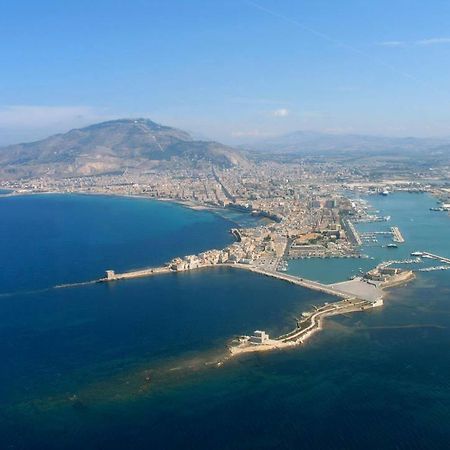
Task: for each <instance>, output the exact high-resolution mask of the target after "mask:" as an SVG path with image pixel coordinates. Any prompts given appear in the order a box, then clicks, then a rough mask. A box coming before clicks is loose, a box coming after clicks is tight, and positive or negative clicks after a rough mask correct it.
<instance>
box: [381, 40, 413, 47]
mask: <svg viewBox="0 0 450 450" xmlns="http://www.w3.org/2000/svg"><path fill="white" fill-rule="evenodd" d="M378 45H381V46H383V47H404V46H405V45H406V42H404V41H384V42H380V43H379V44H378Z"/></svg>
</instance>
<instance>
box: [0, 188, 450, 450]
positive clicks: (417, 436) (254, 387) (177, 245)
mask: <svg viewBox="0 0 450 450" xmlns="http://www.w3.org/2000/svg"><path fill="white" fill-rule="evenodd" d="M418 198H419V199H420V197H418ZM4 200H7V199H0V210H1V208H2V207H5V206H4V205H2V202H3V201H4ZM22 200H23V199H22V198H17V199H14V201H17V202H19V203H20V202H21V201H22ZM26 200H27V201H26V202H24V203H20V205H22V206H23V207H24V209H25V210H22V208H21V206H20V205H19V206H12V205H11V203H9V204H8V205H7V206H6V207H7V208H9V209H8V211H15V215H13V214H11V215H8V216H7V219H5V217H6V216H5V215H3V214H2V215H1V216H0V217H1V218H2V222H4V221H5V220H6V221H9V223H10V227H9V230H10V233H11V234H10V235H9V241H11V242H7V243H6V241H7V239H4V238H3V241H2V244H1V247H0V248H1V249H4V248H5V247H4V246H5V245H7V246H8V253H6V252H2V253H1V255H2V256H1V264H2V266H3V265H4V264H5V263H7V262H8V260H9V259H10V255H9V253H11V252H13V251H14V249H15V248H19V249H23V251H25V254H28V255H31V257H32V258H34V261H35V264H36V266H37V268H36V269H35V270H36V273H39V272H41V273H42V274H43V275H44V276H45V277H46V280H47V282H48V283H50V285H51V284H55V283H59V282H60V281H67V280H69V279H70V280H71V279H72V278H70V277H73V279H84V278H86V277H87V278H92V277H93V276H94V275H96V274H97V272H99V271H100V272H101V271H102V270H103V269H104V268H105V265H107V266H108V267H110V266H111V267H115V268H118V267H119V264H123V266H121V267H123V268H124V269H126V268H129V267H137V266H140V265H142V264H144V265H146V264H147V263H148V264H149V265H151V264H153V263H160V262H162V261H164V260H166V259H168V258H169V257H171V256H173V254H179V253H182V254H184V253H189V252H191V251H194V250H195V248H192V247H191V250H189V251H187V250H188V247H185V245H186V246H188V245H191V242H192V241H190V242H188V239H184V240H183V241H181V242H178V241H174V240H173V239H172V240H170V239H169V240H167V241H165V242H164V244H165V245H162V244H163V242H162V239H166V236H170V234H164V233H167V230H168V229H170V230H172V231H171V233H172V234H171V236H176V235H177V226H179V227H180V228H181V229H185V230H186V229H188V230H190V231H189V232H191V231H192V230H197V227H195V226H191V227H190V224H192V223H195V224H199V223H200V224H202V227H203V232H202V239H198V240H197V241H195V242H196V245H198V246H199V247H201V246H202V245H203V244H205V245H206V244H208V245H210V246H213V247H218V246H219V244H221V243H222V242H224V243H226V242H228V240H229V239H230V238H229V235H228V228H229V227H230V226H231V225H230V222H227V221H224V220H222V219H221V218H218V217H217V216H214V215H211V214H209V213H205V212H201V213H198V212H192V211H189V210H186V209H183V208H180V207H178V206H173V205H166V204H160V203H156V202H146V201H139V200H134V199H133V200H131V199H112V198H104V197H48V196H47V197H45V198H42V197H27V199H26ZM8 201H10V200H9V199H8ZM33 202H36V204H34V205H33V206H32V204H33ZM74 202H75V204H76V205H74ZM92 202H93V204H92ZM136 202H137V203H136ZM116 205H117V208H118V210H117V211H116V210H115V208H116ZM168 207H169V210H167V209H166V208H168ZM74 208H75V209H76V211H77V213H76V215H77V216H80V217H79V218H78V219H77V220H76V221H75V222H73V223H74V225H75V224H76V226H74V227H73V228H72V227H71V224H72V222H71V221H70V220H69V217H73V216H74V214H73V209H74ZM85 208H86V210H85ZM147 208H148V210H147ZM21 210H22V212H21V213H20V211H21ZM3 211H6V210H5V209H3ZM29 211H34V214H28V212H29ZM105 211H106V213H105ZM124 211H127V212H126V213H125V212H124ZM124 214H125V215H126V217H128V219H130V218H133V220H131V221H130V222H129V221H128V220H127V219H126V218H123V215H124ZM191 214H192V215H193V216H192V217H191ZM25 217H26V218H27V220H25ZM42 217H46V218H47V219H46V220H47V222H46V223H47V227H50V224H51V222H52V218H55V220H56V222H57V223H58V224H60V223H63V224H64V226H60V228H59V230H60V231H59V232H60V235H59V238H58V239H55V240H53V239H52V238H51V237H50V236H48V237H47V238H46V239H45V240H46V246H47V248H48V252H49V254H57V253H59V254H60V255H61V258H62V259H63V260H64V258H63V255H64V246H65V243H66V242H67V245H68V247H67V249H70V250H72V249H74V248H76V245H75V244H74V243H75V242H76V243H77V245H78V246H80V247H83V246H84V245H86V246H90V247H89V248H85V249H84V250H85V251H84V252H83V251H81V250H80V252H79V254H80V255H82V256H80V257H79V258H81V260H82V261H84V264H79V262H78V261H80V259H77V260H72V259H70V260H67V259H66V260H65V261H66V262H65V266H64V269H63V270H62V271H61V272H58V273H51V274H46V273H45V272H46V271H47V269H46V265H45V264H46V261H47V262H48V263H49V264H50V267H51V269H52V270H54V268H55V267H56V264H53V262H51V258H50V259H47V260H46V258H45V257H44V256H43V255H40V256H39V255H33V252H32V251H30V250H29V246H31V248H36V247H35V246H37V245H39V244H36V243H32V242H29V240H34V239H36V238H38V239H39V234H38V233H37V232H36V231H35V228H36V223H39V222H41V221H42ZM102 217H103V218H105V217H106V218H107V221H106V222H104V221H103V220H102ZM111 217H115V218H117V220H119V223H120V225H119V226H118V225H117V222H114V224H113V222H112V220H111ZM174 217H176V221H177V222H176V223H175V224H174V223H173V218H174ZM17 218H18V219H17ZM82 218H84V221H83V220H82ZM16 220H17V223H18V225H17V227H16V226H14V223H15V221H16ZM105 220H106V219H105ZM147 220H149V222H151V223H150V224H147V223H146V221H147ZM41 223H42V222H41ZM137 223H139V224H140V226H138V225H137ZM449 224H450V221H449ZM19 225H20V226H19ZM2 226H4V224H3V225H2ZM27 227H30V228H32V229H31V230H28V229H27ZM147 227H149V228H147ZM186 227H187V228H186ZM44 228H45V227H43V228H42V229H44ZM118 228H120V229H121V232H120V233H119V232H117V229H118ZM51 229H52V230H56V229H57V227H56V226H55V228H51ZM11 230H12V231H11ZM100 230H101V231H102V233H97V231H100ZM147 230H152V233H151V234H153V236H150V237H149V236H148V235H147ZM15 231H17V233H15ZM69 231H70V232H69ZM160 232H161V233H163V234H159V233H160ZM194 232H195V231H194ZM437 232H438V229H435V230H434V234H437ZM440 232H441V231H440ZM65 233H67V234H65ZM110 233H111V234H110ZM131 233H134V234H131ZM83 235H86V236H91V241H89V240H88V244H84V239H83ZM98 235H102V240H103V243H102V244H101V245H100V244H97V242H96V239H95V236H98ZM158 236H164V237H163V238H159V239H158ZM186 236H187V235H186ZM131 237H132V238H131ZM122 239H123V240H122ZM147 239H150V241H152V242H156V243H157V245H156V246H150V247H147V246H145V245H144V244H145V243H146V242H148V241H147ZM127 240H128V242H132V243H135V244H134V245H135V250H134V253H132V256H130V255H127V254H126V251H127V250H126V249H127V248H128V247H127V245H126V241H127ZM194 240H195V237H194ZM19 241H20V242H19ZM158 242H159V243H158ZM14 243H15V244H14ZM142 243H144V244H142ZM53 246H54V247H57V248H53ZM44 247H45V246H44V245H42V246H41V248H44ZM60 247H62V248H60ZM110 247H113V249H114V250H109V252H108V250H107V249H108V248H110ZM139 247H145V250H142V251H139ZM131 248H133V245H132V246H131ZM149 248H150V250H149ZM93 249H97V251H98V252H101V253H103V252H106V255H108V256H107V257H106V256H99V255H92V254H91V252H92V251H94V250H93ZM152 249H155V252H156V253H152ZM197 251H198V250H197ZM158 252H159V253H158ZM171 252H173V253H171ZM133 255H134V256H133ZM118 256H120V258H122V260H121V262H119V261H116V258H117V257H118ZM120 258H119V259H120ZM12 260H13V261H19V262H20V261H21V260H20V258H17V259H12ZM84 265H87V266H88V269H86V268H85V267H84ZM24 273H25V276H24V275H23V272H22V271H18V272H17V273H16V275H14V274H13V275H12V276H17V277H19V278H20V277H21V276H22V277H24V280H22V283H23V284H20V286H21V287H22V286H25V287H28V288H34V287H37V286H38V285H37V284H36V282H35V281H36V278H34V279H33V278H29V277H28V275H26V274H27V272H26V271H25V272H24ZM60 274H61V275H64V277H65V279H64V280H60V279H59V276H60ZM449 274H450V273H449V272H439V273H427V274H423V275H420V276H419V278H418V279H417V280H416V281H414V282H413V283H411V284H410V285H409V286H407V287H403V288H398V289H394V290H392V291H391V293H390V295H389V298H388V299H387V300H386V302H385V307H383V308H381V309H378V310H374V311H372V312H367V313H361V314H352V315H349V316H346V317H339V318H334V319H333V320H328V321H327V326H326V328H325V330H324V331H323V332H321V333H320V334H318V335H316V336H315V337H313V338H312V339H311V340H310V341H309V343H308V345H306V346H305V347H303V348H297V349H294V350H292V351H284V352H275V353H271V354H255V355H249V356H246V357H242V358H239V359H236V360H233V361H231V362H228V363H225V364H224V365H223V366H221V367H216V366H215V365H214V364H212V365H209V363H210V362H213V361H216V360H217V358H218V357H219V358H220V356H221V355H222V354H223V349H224V347H225V344H226V342H227V340H228V339H229V338H231V337H233V336H234V335H236V334H241V333H250V332H252V331H253V330H254V329H256V328H263V329H266V330H268V331H269V332H271V333H273V334H274V335H276V334H279V333H282V332H284V331H286V330H288V329H290V328H291V327H292V326H293V325H294V317H295V316H296V315H298V314H299V313H300V312H302V311H304V310H307V309H310V305H311V304H318V303H321V302H323V301H329V298H328V297H325V296H322V295H319V294H317V293H314V292H311V291H308V290H306V289H301V288H298V287H295V286H291V285H289V284H284V283H280V282H277V281H276V280H273V279H268V278H265V277H261V276H258V275H255V274H249V273H245V272H241V271H233V270H232V269H216V270H205V271H199V272H193V273H185V274H177V275H175V274H170V275H165V276H161V277H153V278H148V279H138V280H131V281H127V282H123V283H116V284H109V285H90V286H86V287H81V288H70V289H60V290H49V291H40V292H31V293H24V292H20V293H17V294H15V295H9V296H3V297H1V296H0V355H1V357H2V364H1V365H0V400H1V403H0V404H1V409H0V448H14V449H60V448H67V449H81V448H83V449H104V448H108V449H113V450H115V449H124V448H132V449H141V448H142V449H144V448H146V449H148V448H151V449H174V448H176V449H178V448H183V449H208V450H209V449H241V448H242V449H259V448H263V449H264V448H267V449H269V448H270V449H297V448H306V449H318V448H327V449H329V448H330V449H361V448H364V449H379V448H383V449H428V448H429V449H441V448H442V449H444V448H448V441H449V440H450V425H449V424H450V382H449V380H450V356H449V352H448V346H449V343H450V305H449V303H450V277H449ZM33 280H34V281H33ZM8 283H10V285H9V287H8V289H4V292H5V291H10V289H9V288H10V287H11V286H12V283H11V280H9V281H8ZM149 373H150V375H151V383H150V384H148V383H147V382H146V380H145V378H146V376H147V375H148V374H149ZM74 396H76V397H74Z"/></svg>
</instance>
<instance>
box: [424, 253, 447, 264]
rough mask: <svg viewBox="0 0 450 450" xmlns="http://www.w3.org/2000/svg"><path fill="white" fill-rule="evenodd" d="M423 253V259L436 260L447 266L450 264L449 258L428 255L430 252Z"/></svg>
mask: <svg viewBox="0 0 450 450" xmlns="http://www.w3.org/2000/svg"><path fill="white" fill-rule="evenodd" d="M421 253H422V258H424V257H425V258H429V259H435V260H437V261H440V262H443V263H446V264H450V258H447V257H445V256H439V255H435V254H433V253H428V252H421Z"/></svg>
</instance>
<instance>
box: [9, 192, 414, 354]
mask: <svg viewBox="0 0 450 450" xmlns="http://www.w3.org/2000/svg"><path fill="white" fill-rule="evenodd" d="M58 194H59V195H83V196H89V195H91V196H104V197H117V198H130V199H133V198H136V199H144V200H153V201H161V202H166V203H172V204H176V205H179V206H181V207H184V208H189V209H191V210H194V211H208V212H211V213H213V214H218V215H220V214H219V211H221V210H224V209H225V208H224V207H222V208H221V207H214V206H209V205H202V204H197V203H195V202H192V201H182V200H176V199H171V198H154V197H148V196H146V195H131V194H117V193H108V192H60V191H45V192H11V193H6V194H3V195H0V197H12V196H21V195H58ZM241 214H245V213H244V212H241ZM220 216H221V217H222V218H223V219H225V220H228V221H229V222H230V223H236V222H234V221H232V220H230V219H229V218H226V217H223V215H220ZM214 267H228V268H236V269H241V270H247V271H250V272H253V273H257V274H259V275H264V276H269V277H272V278H277V279H279V280H280V281H285V282H289V283H292V284H296V285H300V286H302V287H304V288H306V289H313V290H317V291H320V292H323V293H325V294H328V295H334V296H338V297H340V298H341V299H343V300H341V301H337V302H332V303H326V305H327V306H326V307H325V308H324V307H321V308H318V309H317V310H316V311H315V312H312V313H309V315H308V316H307V317H306V318H305V319H304V320H302V321H300V322H299V321H298V320H297V329H295V330H293V331H291V332H290V333H288V335H289V337H286V336H280V337H279V338H277V339H270V340H267V342H265V343H261V344H255V345H246V346H242V345H238V346H232V347H228V350H229V352H230V357H233V356H236V355H239V354H242V353H251V352H258V351H270V350H276V349H284V348H290V347H293V346H297V345H300V344H303V343H305V342H306V341H307V340H308V339H309V338H310V337H311V336H312V335H313V334H315V333H317V332H318V331H320V330H321V329H322V328H323V320H324V319H325V318H326V317H330V316H334V315H339V314H345V313H350V312H356V311H363V310H366V309H371V308H374V307H380V306H382V305H383V298H384V292H382V291H384V289H386V288H391V287H394V286H398V285H402V284H405V283H407V282H408V281H410V280H412V279H414V278H415V275H414V274H413V273H412V272H409V273H406V275H405V273H402V274H398V275H397V276H396V277H395V279H394V278H393V279H392V280H389V281H387V282H385V283H381V284H379V286H377V287H376V288H377V289H379V291H380V294H379V296H378V297H377V298H376V299H375V300H374V299H373V298H367V296H366V297H364V295H362V296H361V293H358V294H354V293H352V292H349V291H348V290H341V289H339V288H336V287H335V286H333V285H326V284H323V283H318V282H314V281H312V280H307V279H304V278H301V277H298V276H293V275H284V274H281V273H279V272H275V271H273V272H272V271H268V270H264V269H262V268H258V267H257V266H254V265H244V264H239V263H235V264H230V263H221V264H211V265H202V266H198V267H195V268H193V269H189V270H186V271H191V270H198V269H206V268H214ZM183 272H184V270H183ZM169 273H177V271H176V270H172V269H171V268H170V267H169V266H161V267H154V268H143V269H138V270H133V271H129V272H123V273H118V274H115V273H114V271H111V273H108V272H107V276H106V277H105V278H100V279H97V280H92V281H87V282H81V283H68V284H62V285H57V286H54V288H57V289H59V288H67V287H76V286H81V285H86V284H91V283H103V282H112V281H120V280H127V279H132V278H142V277H147V276H153V275H160V274H169ZM334 284H335V285H339V283H334ZM355 300H356V301H357V303H355ZM343 302H347V303H345V304H344V303H343ZM352 302H353V303H352ZM302 324H303V325H305V327H304V328H301V325H302Z"/></svg>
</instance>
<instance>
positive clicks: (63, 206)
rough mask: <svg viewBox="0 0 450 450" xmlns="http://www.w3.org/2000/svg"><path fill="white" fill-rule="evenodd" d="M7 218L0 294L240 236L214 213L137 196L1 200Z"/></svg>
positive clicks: (0, 212) (0, 229) (0, 245)
mask: <svg viewBox="0 0 450 450" xmlns="http://www.w3.org/2000/svg"><path fill="white" fill-rule="evenodd" d="M0 218H1V219H0V263H1V264H2V270H1V271H0V293H1V292H14V291H17V290H24V289H37V288H45V287H50V286H54V285H56V284H61V283H68V282H76V281H85V280H90V279H97V278H100V277H101V276H103V274H104V271H105V270H106V269H115V270H117V271H123V270H129V269H132V268H139V267H147V266H154V265H159V264H162V263H164V262H166V261H169V260H170V259H171V258H173V257H175V256H178V255H180V254H183V255H186V254H192V253H198V252H200V251H203V250H208V249H210V248H215V247H217V248H222V247H225V246H227V245H228V244H229V243H231V242H232V241H233V239H232V236H231V235H230V233H229V229H230V228H231V227H232V226H233V223H232V222H230V221H227V220H224V219H222V218H220V217H218V216H217V215H215V214H213V213H210V212H202V213H201V214H199V213H198V212H196V211H192V210H189V209H186V208H182V207H180V206H178V205H173V204H170V203H161V202H156V201H151V200H146V199H138V198H136V199H129V198H120V197H96V196H81V195H69V196H67V195H66V196H64V195H38V196H20V197H7V198H0Z"/></svg>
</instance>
